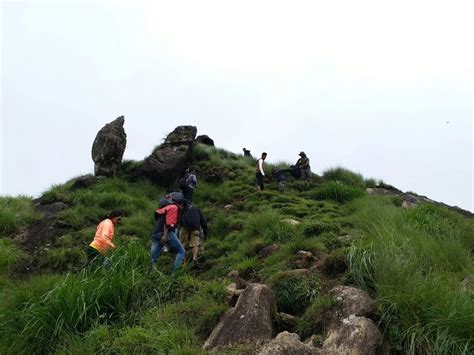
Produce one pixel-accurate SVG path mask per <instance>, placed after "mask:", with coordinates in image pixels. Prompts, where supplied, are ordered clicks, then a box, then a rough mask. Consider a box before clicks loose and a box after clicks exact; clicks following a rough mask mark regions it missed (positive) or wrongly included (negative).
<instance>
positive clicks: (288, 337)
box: [259, 332, 319, 355]
mask: <svg viewBox="0 0 474 355" xmlns="http://www.w3.org/2000/svg"><path fill="white" fill-rule="evenodd" d="M274 354H285V355H311V354H319V351H318V350H317V349H316V348H313V347H312V346H309V345H307V344H305V343H302V342H301V341H300V337H299V335H298V334H294V333H288V332H282V333H280V334H278V335H277V336H276V338H275V339H273V340H272V341H271V342H269V343H268V344H266V345H265V346H264V347H263V348H262V350H261V351H260V352H259V355H274Z"/></svg>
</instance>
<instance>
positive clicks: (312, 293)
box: [270, 272, 320, 315]
mask: <svg viewBox="0 0 474 355" xmlns="http://www.w3.org/2000/svg"><path fill="white" fill-rule="evenodd" d="M270 285H271V287H272V289H273V292H275V296H276V301H277V307H278V311H279V312H285V313H289V314H292V315H300V314H302V313H303V312H304V311H305V309H306V308H307V307H308V306H309V305H310V304H311V303H312V302H313V301H314V299H315V298H316V297H317V296H318V295H319V291H320V286H319V279H318V278H317V277H316V276H314V275H304V274H298V273H293V272H280V273H278V274H276V275H274V277H273V278H272V279H271V280H270Z"/></svg>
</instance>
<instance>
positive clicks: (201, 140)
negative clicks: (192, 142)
mask: <svg viewBox="0 0 474 355" xmlns="http://www.w3.org/2000/svg"><path fill="white" fill-rule="evenodd" d="M196 143H199V144H204V145H210V146H211V147H214V140H212V139H211V138H210V137H209V136H207V135H205V134H204V135H201V136H197V137H196Z"/></svg>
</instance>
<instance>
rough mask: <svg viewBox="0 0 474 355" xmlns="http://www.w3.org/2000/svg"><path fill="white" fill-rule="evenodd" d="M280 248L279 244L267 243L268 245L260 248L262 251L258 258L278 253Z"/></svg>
mask: <svg viewBox="0 0 474 355" xmlns="http://www.w3.org/2000/svg"><path fill="white" fill-rule="evenodd" d="M279 249H280V246H279V245H278V244H271V245H267V246H266V247H263V248H262V249H260V251H259V252H258V254H257V258H259V259H265V258H266V257H269V256H270V255H272V254H274V253H276V252H277V251H278V250H279Z"/></svg>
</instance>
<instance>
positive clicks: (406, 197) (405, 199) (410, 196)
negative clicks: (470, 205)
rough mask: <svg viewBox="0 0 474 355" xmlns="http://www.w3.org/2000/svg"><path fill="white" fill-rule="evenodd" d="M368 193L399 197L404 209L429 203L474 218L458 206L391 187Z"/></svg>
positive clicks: (470, 213)
mask: <svg viewBox="0 0 474 355" xmlns="http://www.w3.org/2000/svg"><path fill="white" fill-rule="evenodd" d="M367 193H368V194H369V195H383V196H397V197H399V198H400V200H401V204H402V207H404V208H411V207H415V206H416V205H418V204H420V203H423V202H428V203H432V204H434V205H438V206H442V207H446V208H448V209H450V210H453V211H456V212H458V213H460V214H462V215H463V216H465V217H470V218H474V213H472V212H470V211H466V210H463V209H462V208H459V207H457V206H449V205H447V204H445V203H442V202H437V201H434V200H431V199H429V198H428V197H426V196H420V195H417V194H415V193H412V192H402V191H400V190H398V189H396V188H394V187H393V186H390V188H381V187H374V188H368V189H367Z"/></svg>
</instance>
